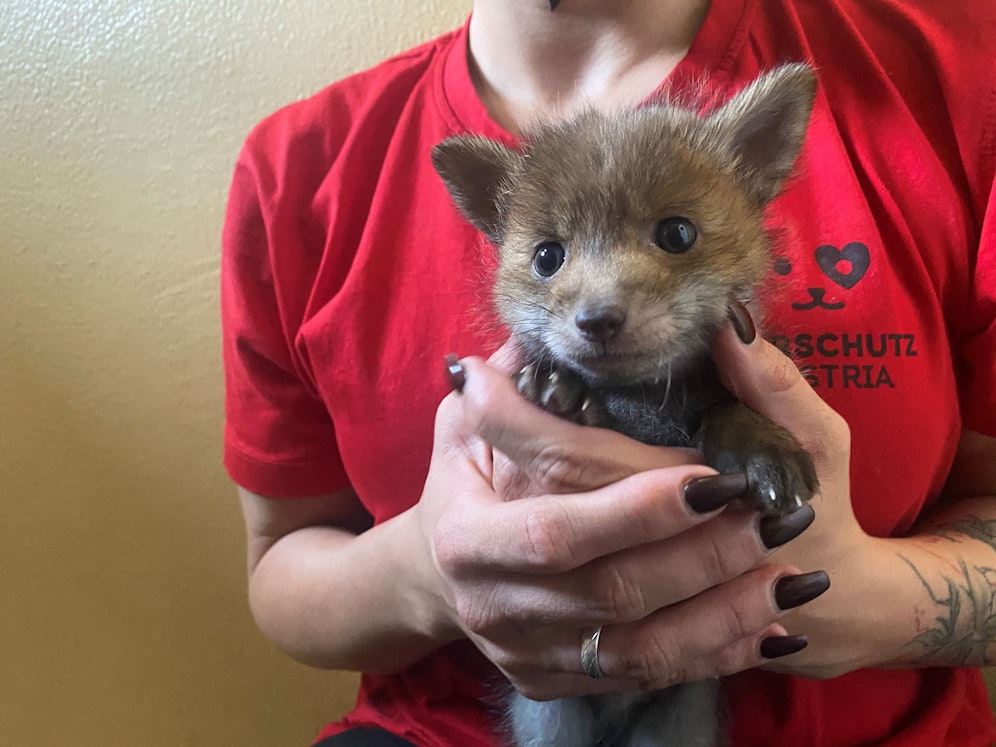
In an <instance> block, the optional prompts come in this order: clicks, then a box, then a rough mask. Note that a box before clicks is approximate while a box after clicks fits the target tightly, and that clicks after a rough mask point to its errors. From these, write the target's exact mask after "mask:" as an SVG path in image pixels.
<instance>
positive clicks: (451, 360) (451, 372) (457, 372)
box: [446, 353, 467, 394]
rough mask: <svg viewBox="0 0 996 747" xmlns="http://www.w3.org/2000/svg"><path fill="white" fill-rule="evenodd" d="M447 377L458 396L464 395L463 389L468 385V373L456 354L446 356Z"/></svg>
mask: <svg viewBox="0 0 996 747" xmlns="http://www.w3.org/2000/svg"><path fill="white" fill-rule="evenodd" d="M446 375H447V377H448V378H449V381H450V388H451V389H452V390H453V391H454V392H456V393H457V394H463V388H464V386H465V385H466V383H467V371H466V370H465V369H464V367H463V364H462V363H461V362H460V359H459V358H457V355H456V353H450V354H449V355H447V356H446Z"/></svg>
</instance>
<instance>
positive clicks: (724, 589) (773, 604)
mask: <svg viewBox="0 0 996 747" xmlns="http://www.w3.org/2000/svg"><path fill="white" fill-rule="evenodd" d="M793 571H794V569H790V568H786V567H785V566H774V565H771V566H762V567H760V568H757V569H755V570H753V571H751V572H749V573H746V574H744V575H742V576H740V577H738V578H736V579H734V580H732V581H730V582H728V583H726V584H723V585H722V586H717V587H714V588H712V589H709V590H708V591H706V592H704V593H702V594H700V595H699V596H697V597H695V598H693V599H690V600H688V601H687V602H684V603H682V604H678V605H674V606H672V607H667V608H665V609H663V610H660V611H658V612H656V613H654V614H653V615H650V616H649V617H647V618H645V619H644V620H641V621H639V622H636V623H630V624H628V625H620V626H607V627H606V628H605V629H603V631H602V635H601V643H600V648H599V665H600V666H601V669H602V671H603V672H605V674H606V675H607V676H609V677H614V678H618V679H628V680H632V681H636V682H654V683H674V682H681V681H684V680H686V679H689V677H690V675H689V668H690V667H691V666H692V664H693V662H695V661H696V660H698V659H704V658H708V657H710V656H713V655H714V654H715V652H717V651H720V650H721V649H724V648H727V647H728V646H730V645H731V643H733V642H735V641H742V640H744V639H752V638H756V637H757V636H759V635H760V634H761V633H762V631H765V630H766V629H767V628H768V626H770V625H772V624H774V623H776V622H777V620H778V618H779V617H780V616H781V615H783V614H784V611H783V610H782V609H780V608H779V606H778V603H777V601H776V593H775V583H776V582H777V581H778V580H779V579H781V578H785V577H786V574H791V573H793ZM760 663H761V658H760V651H759V650H758V651H757V652H755V654H754V659H753V661H752V664H760ZM576 668H577V667H576V666H575V667H574V669H576Z"/></svg>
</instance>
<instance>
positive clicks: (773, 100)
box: [707, 63, 816, 205]
mask: <svg viewBox="0 0 996 747" xmlns="http://www.w3.org/2000/svg"><path fill="white" fill-rule="evenodd" d="M815 96H816V76H815V75H814V73H813V70H812V68H810V67H809V65H804V64H801V63H800V64H792V65H783V66H781V67H778V68H775V69H774V70H772V71H771V72H769V73H765V74H764V75H762V76H760V77H759V78H758V79H757V80H755V81H754V82H753V83H751V84H750V85H749V86H748V87H747V88H745V89H744V90H743V91H741V92H740V93H738V94H737V95H736V96H734V97H733V98H732V99H730V101H729V102H727V103H726V104H725V105H723V106H722V107H721V108H720V109H718V110H717V111H715V112H713V113H712V114H711V115H710V116H709V117H708V119H707V121H708V123H709V126H710V127H712V128H713V134H714V135H715V136H716V137H717V138H718V139H719V141H720V142H722V143H723V144H724V146H725V148H726V150H727V152H728V154H729V156H730V157H731V158H733V159H734V162H735V164H736V169H737V176H738V178H739V179H740V182H741V184H742V186H743V187H744V188H745V189H746V190H747V191H748V193H749V194H750V195H751V196H752V197H754V198H755V199H756V200H757V202H758V204H760V205H765V204H767V203H768V202H770V201H771V200H772V199H774V197H775V196H776V195H777V194H778V191H779V190H780V189H781V187H782V184H783V183H784V182H785V180H786V179H787V178H788V176H789V174H790V173H791V172H792V166H793V165H794V164H795V159H796V158H797V157H798V155H799V150H800V149H801V148H802V143H803V140H805V138H806V129H807V127H808V126H809V115H810V113H811V112H812V109H813V99H814V98H815Z"/></svg>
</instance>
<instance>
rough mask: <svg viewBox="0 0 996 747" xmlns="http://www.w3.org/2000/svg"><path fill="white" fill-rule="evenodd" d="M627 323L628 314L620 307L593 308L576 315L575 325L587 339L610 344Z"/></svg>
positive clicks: (584, 309) (587, 308)
mask: <svg viewBox="0 0 996 747" xmlns="http://www.w3.org/2000/svg"><path fill="white" fill-rule="evenodd" d="M625 321H626V312H625V311H624V310H623V309H620V308H619V307H618V306H593V307H586V308H583V309H581V310H580V311H579V312H578V313H577V314H575V315H574V324H575V325H576V326H577V328H578V330H580V332H581V334H582V336H584V338H585V339H588V340H591V341H592V342H608V341H609V340H611V339H612V338H613V337H615V336H616V333H617V332H618V331H619V328H620V327H622V325H623V322H625Z"/></svg>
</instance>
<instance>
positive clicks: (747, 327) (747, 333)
mask: <svg viewBox="0 0 996 747" xmlns="http://www.w3.org/2000/svg"><path fill="white" fill-rule="evenodd" d="M728 316H729V317H730V321H731V322H733V329H735V330H736V332H737V337H739V338H740V341H741V342H742V343H743V344H744V345H750V344H751V343H752V342H754V339H755V338H756V337H757V329H756V328H755V327H754V320H753V319H751V316H750V312H749V311H747V307H746V306H744V305H743V304H742V303H740V302H739V301H737V300H736V299H734V300H732V301H730V307H729V310H728Z"/></svg>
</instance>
